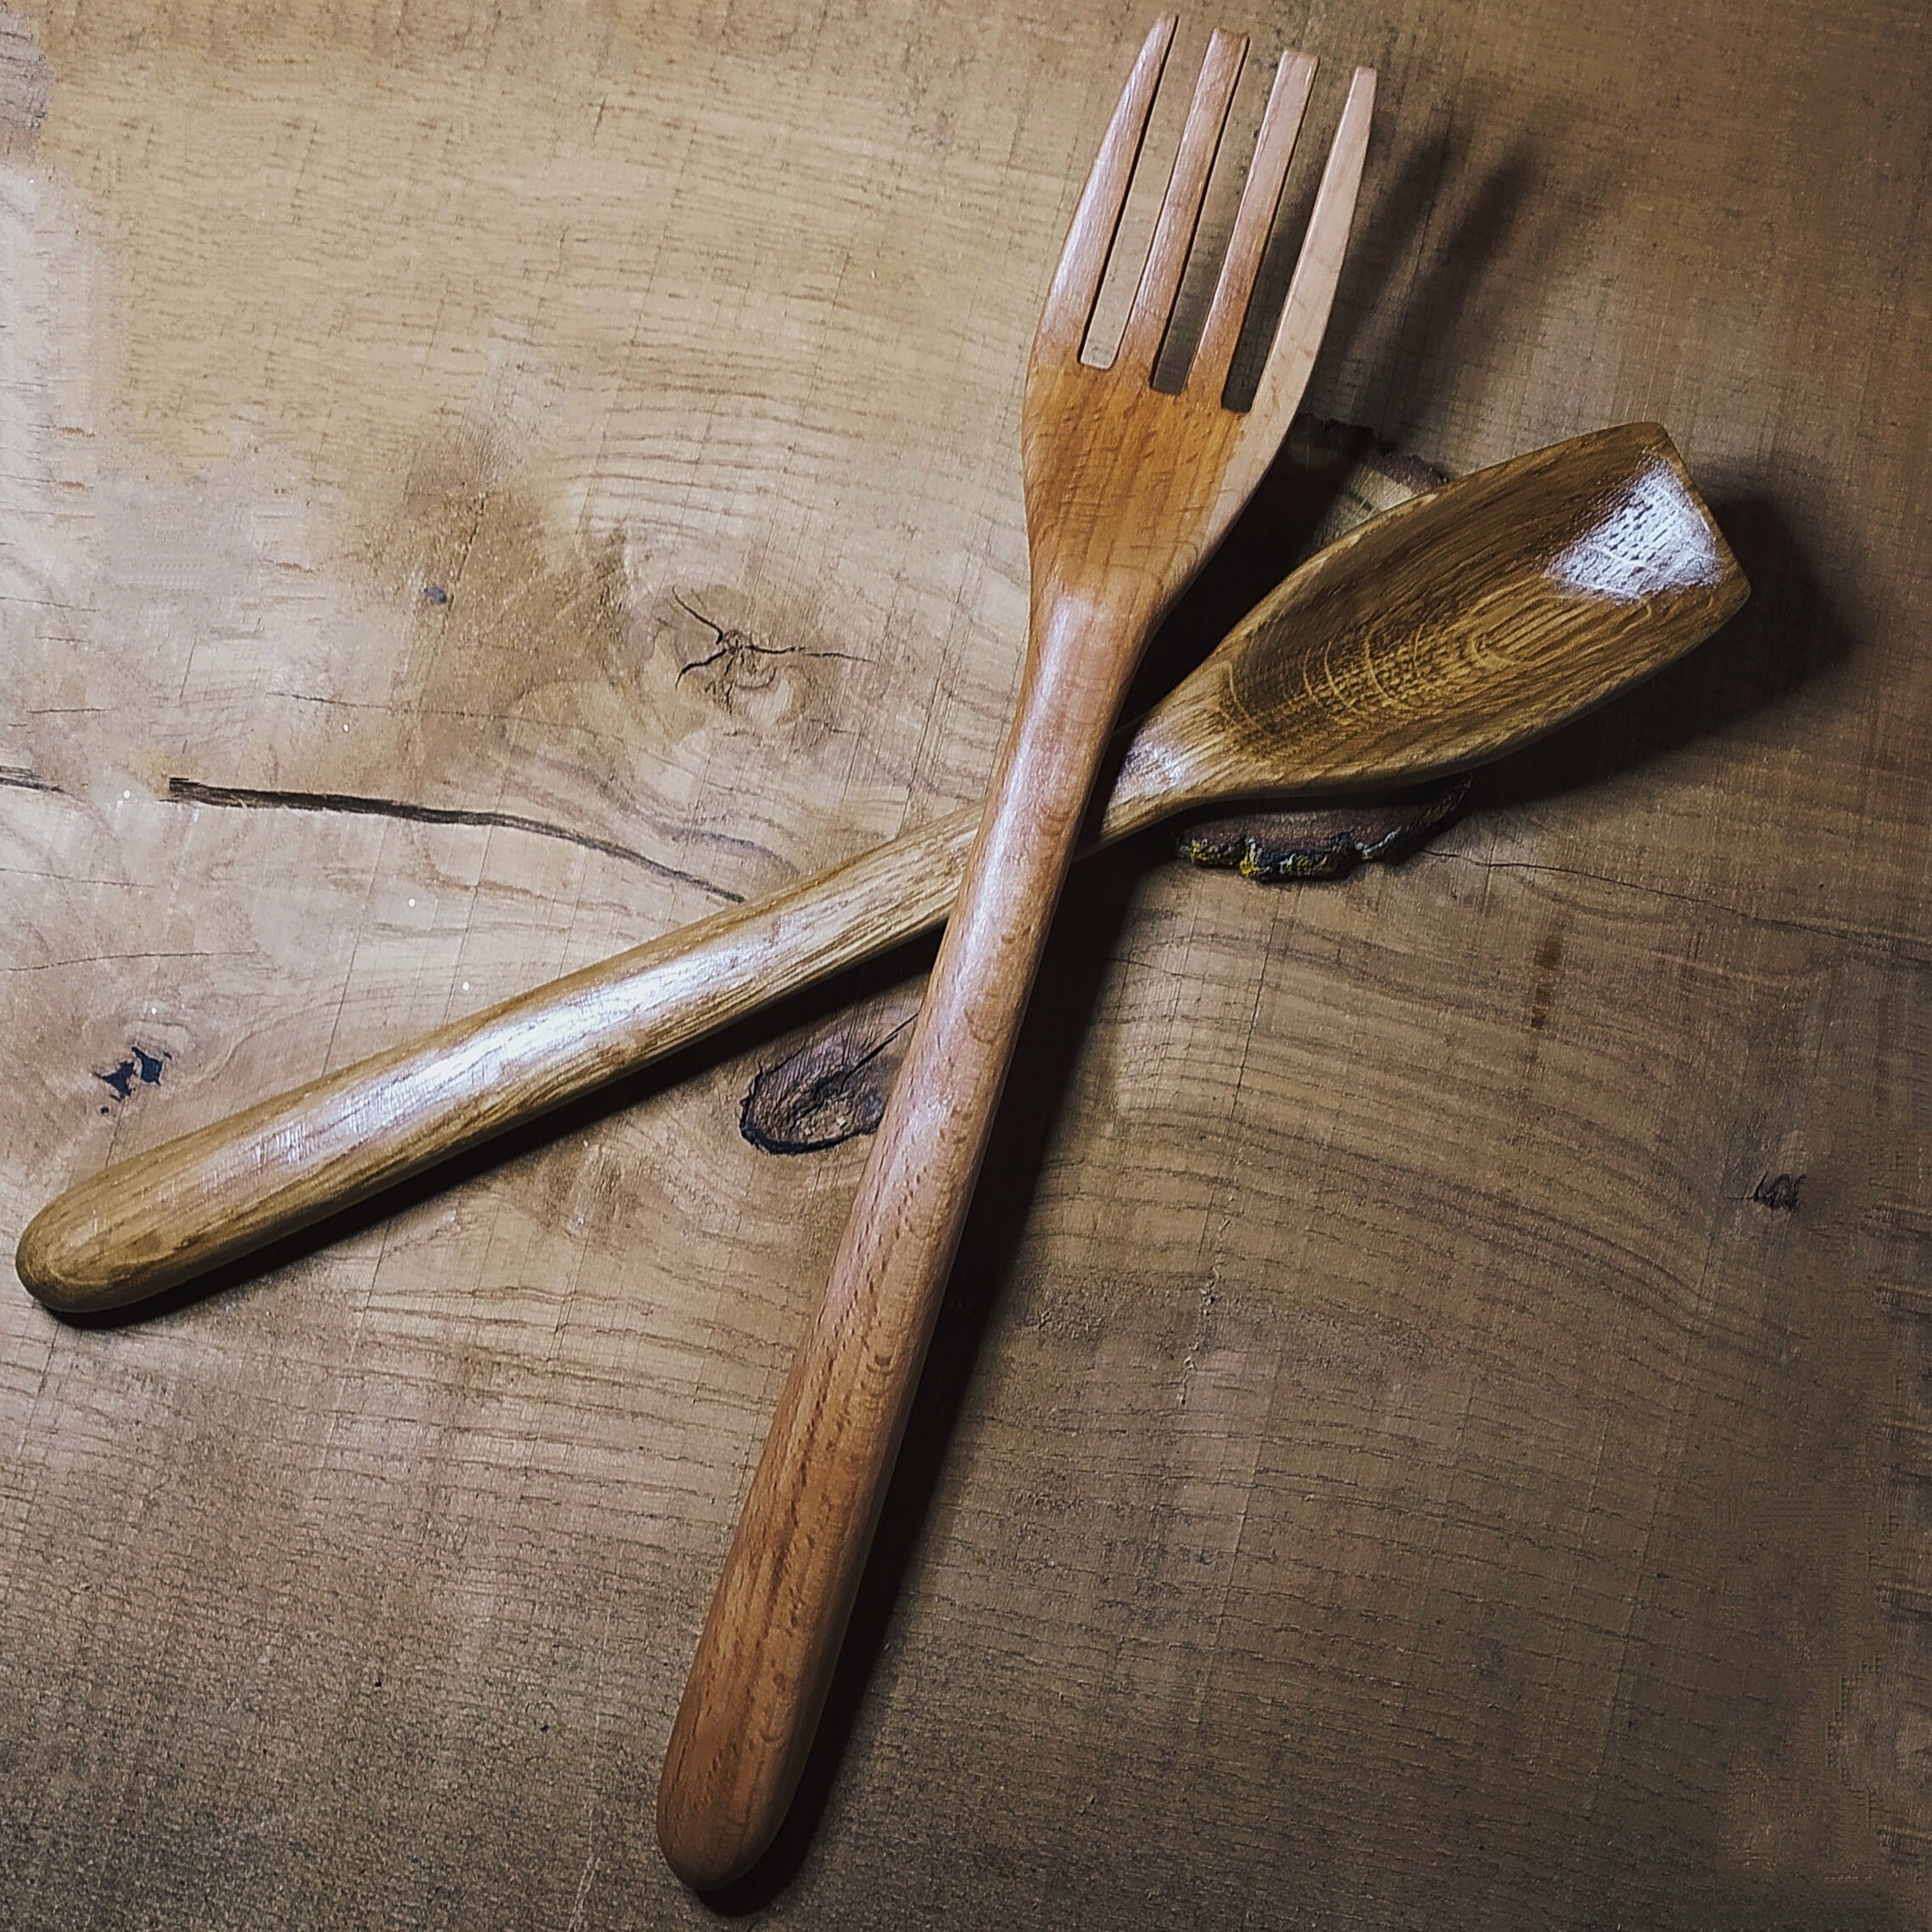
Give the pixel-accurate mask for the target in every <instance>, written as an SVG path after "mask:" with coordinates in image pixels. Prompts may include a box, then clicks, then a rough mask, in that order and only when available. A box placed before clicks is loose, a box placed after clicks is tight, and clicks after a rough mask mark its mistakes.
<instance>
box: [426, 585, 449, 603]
mask: <svg viewBox="0 0 1932 1932" xmlns="http://www.w3.org/2000/svg"><path fill="white" fill-rule="evenodd" d="M422 599H423V601H424V602H425V603H426V604H447V603H448V602H449V592H448V591H447V590H445V589H444V588H443V586H442V585H441V584H424V585H423V587H422Z"/></svg>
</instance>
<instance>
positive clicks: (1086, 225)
mask: <svg viewBox="0 0 1932 1932" xmlns="http://www.w3.org/2000/svg"><path fill="white" fill-rule="evenodd" d="M1174 27H1175V16H1174V15H1173V14H1162V15H1161V16H1160V18H1159V20H1156V21H1155V22H1154V24H1153V25H1152V26H1151V27H1149V28H1148V29H1147V38H1146V39H1145V40H1144V41H1142V43H1141V51H1140V55H1139V58H1138V59H1136V61H1135V62H1134V70H1133V72H1132V73H1131V74H1130V75H1128V76H1127V84H1126V85H1125V87H1122V88H1121V90H1120V100H1119V101H1118V102H1117V103H1115V104H1114V118H1113V119H1112V120H1110V121H1108V124H1107V132H1106V135H1105V137H1103V139H1102V141H1101V143H1100V152H1099V153H1098V154H1096V155H1095V156H1094V158H1093V166H1092V169H1091V170H1089V171H1088V174H1087V177H1086V187H1083V188H1082V189H1081V190H1080V205H1079V206H1078V207H1077V208H1075V209H1074V219H1073V226H1071V227H1069V229H1068V230H1067V239H1066V245H1065V246H1064V248H1062V249H1061V250H1060V261H1059V265H1058V267H1057V268H1056V269H1055V270H1054V271H1053V286H1052V288H1049V289H1048V290H1047V305H1046V307H1045V309H1044V310H1042V311H1041V316H1040V327H1039V328H1038V330H1037V331H1036V332H1035V334H1034V338H1033V360H1035V361H1036V362H1040V361H1044V360H1050V359H1057V360H1064V361H1069V362H1071V361H1077V360H1079V357H1080V344H1081V343H1083V342H1085V341H1086V325H1087V323H1088V322H1089V321H1091V320H1092V316H1093V304H1094V303H1095V301H1096V300H1097V299H1098V297H1099V294H1100V278H1101V276H1103V274H1105V273H1106V271H1107V257H1108V254H1109V253H1110V252H1111V251H1112V249H1113V247H1114V231H1115V230H1116V229H1117V228H1118V227H1119V226H1120V210H1121V209H1123V208H1125V206H1126V204H1127V189H1128V187H1129V186H1130V185H1131V182H1132V181H1133V178H1134V164H1135V163H1136V161H1137V160H1139V159H1140V154H1141V142H1142V139H1143V137H1145V136H1146V134H1147V115H1148V114H1149V113H1150V112H1151V111H1152V110H1153V98H1154V92H1155V90H1156V89H1157V88H1158V87H1159V85H1160V73H1161V69H1162V68H1163V67H1164V66H1165V65H1166V64H1167V50H1168V48H1169V47H1170V46H1172V44H1173V42H1174Z"/></svg>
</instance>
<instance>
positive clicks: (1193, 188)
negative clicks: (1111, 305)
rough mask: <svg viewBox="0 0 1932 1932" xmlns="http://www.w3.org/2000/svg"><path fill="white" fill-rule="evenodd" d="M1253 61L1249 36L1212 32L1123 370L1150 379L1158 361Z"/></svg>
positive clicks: (1120, 358)
mask: <svg viewBox="0 0 1932 1932" xmlns="http://www.w3.org/2000/svg"><path fill="white" fill-rule="evenodd" d="M1247 53H1248V36H1247V35H1245V34H1229V33H1223V32H1222V31H1221V30H1220V28H1219V27H1216V28H1215V29H1214V36H1213V37H1212V38H1211V39H1210V40H1209V42H1208V52H1207V55H1206V57H1205V59H1203V61H1202V62H1201V74H1200V78H1199V79H1198V81H1195V83H1194V98H1193V100H1192V102H1191V103H1189V104H1188V109H1187V125H1186V126H1184V127H1183V128H1182V129H1181V146H1180V148H1179V149H1178V150H1177V151H1176V153H1175V157H1174V171H1173V172H1172V173H1171V174H1170V176H1168V180H1167V193H1166V194H1165V195H1164V197H1163V198H1162V200H1161V204H1160V219H1159V221H1158V222H1157V223H1156V224H1155V225H1154V232H1153V246H1152V247H1150V248H1148V250H1147V266H1146V267H1145V268H1144V269H1142V271H1141V283H1140V287H1139V288H1137V289H1136V291H1135V293H1134V306H1133V310H1132V312H1131V314H1130V315H1128V317H1127V327H1126V331H1125V333H1124V334H1123V335H1122V336H1121V338H1120V353H1119V354H1118V355H1116V356H1115V357H1114V366H1115V367H1116V368H1118V369H1125V370H1127V371H1134V372H1138V371H1146V372H1147V373H1148V374H1151V373H1152V372H1153V365H1154V358H1155V357H1156V356H1158V355H1159V354H1160V345H1161V343H1163V342H1164V340H1165V339H1166V336H1167V326H1168V322H1169V321H1170V318H1171V317H1172V315H1173V313H1174V298H1175V296H1176V295H1177V294H1179V293H1180V292H1181V276H1182V274H1183V273H1184V272H1185V271H1186V270H1187V254H1188V250H1189V249H1191V248H1192V247H1193V245H1194V231H1195V229H1196V227H1197V226H1199V223H1200V220H1201V204H1202V201H1203V199H1204V198H1206V195H1207V192H1208V176H1209V174H1211V173H1212V172H1213V170H1214V154H1215V152H1216V150H1217V149H1218V148H1220V144H1221V130H1222V128H1223V127H1225V126H1226V125H1227V110H1228V106H1229V103H1231V101H1232V100H1233V99H1234V87H1235V82H1236V81H1238V80H1239V79H1240V78H1241V65H1242V61H1243V59H1246V57H1247Z"/></svg>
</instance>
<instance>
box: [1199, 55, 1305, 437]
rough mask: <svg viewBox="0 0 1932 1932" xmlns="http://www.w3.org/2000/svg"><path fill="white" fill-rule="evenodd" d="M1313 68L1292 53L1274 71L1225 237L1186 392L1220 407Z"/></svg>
mask: <svg viewBox="0 0 1932 1932" xmlns="http://www.w3.org/2000/svg"><path fill="white" fill-rule="evenodd" d="M1314 85H1315V56H1314V55H1313V54H1309V53H1293V52H1290V53H1284V54H1283V55H1282V56H1281V64H1280V65H1279V66H1278V67H1276V70H1275V85H1274V87H1272V88H1270V91H1269V94H1268V106H1267V110H1266V112H1265V113H1264V114H1263V115H1262V116H1261V130H1260V132H1259V133H1258V134H1257V135H1256V136H1255V137H1254V159H1253V160H1252V161H1251V162H1250V163H1249V164H1248V180H1247V181H1246V183H1245V184H1244V185H1243V187H1242V191H1241V206H1240V208H1239V209H1238V210H1237V212H1236V215H1235V218H1234V232H1233V233H1232V234H1231V235H1230V236H1229V237H1228V244H1227V254H1226V257H1225V258H1224V259H1223V260H1222V262H1221V272H1220V280H1219V281H1218V282H1216V283H1215V284H1214V302H1213V304H1212V305H1211V306H1210V307H1209V310H1208V319H1207V321H1206V322H1205V323H1203V326H1202V329H1201V339H1200V342H1199V343H1198V344H1197V345H1196V348H1195V350H1194V366H1193V367H1192V369H1190V370H1189V371H1188V373H1187V388H1188V391H1189V393H1190V394H1192V395H1194V396H1195V397H1196V398H1198V399H1201V400H1208V399H1213V400H1214V401H1219V400H1220V393H1221V391H1222V389H1223V388H1226V385H1227V372H1228V367H1229V365H1230V364H1231V363H1232V362H1233V360H1234V350H1235V344H1236V343H1237V342H1239V340H1240V339H1241V325H1242V320H1243V319H1244V317H1245V316H1246V315H1247V313H1248V297H1249V295H1250V294H1252V293H1253V292H1254V277H1255V276H1256V275H1257V274H1258V273H1259V271H1260V267H1261V257H1262V255H1263V254H1265V252H1266V250H1267V247H1268V235H1269V232H1270V230H1271V229H1272V228H1273V227H1274V226H1275V211H1276V209H1277V208H1278V207H1279V206H1280V205H1281V184H1282V183H1283V182H1284V181H1287V176H1288V163H1289V162H1290V161H1291V160H1292V159H1293V158H1294V152H1295V142H1296V140H1297V138H1298V136H1299V135H1300V133H1301V124H1302V116H1303V115H1304V114H1305V113H1306V112H1307V110H1308V97H1309V89H1310V88H1311V87H1313V86H1314Z"/></svg>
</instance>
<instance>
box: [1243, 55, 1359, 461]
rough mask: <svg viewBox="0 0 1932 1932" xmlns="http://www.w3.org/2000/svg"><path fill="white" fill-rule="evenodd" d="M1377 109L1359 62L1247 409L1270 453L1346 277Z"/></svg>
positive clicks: (1290, 413) (1296, 399)
mask: <svg viewBox="0 0 1932 1932" xmlns="http://www.w3.org/2000/svg"><path fill="white" fill-rule="evenodd" d="M1374 111H1375V70H1374V69H1373V68H1372V67H1358V68H1357V69H1356V70H1355V75H1354V80H1352V81H1350V82H1349V83H1348V101H1347V103H1345V104H1344V106H1343V109H1342V120H1341V122H1340V125H1339V126H1337V128H1336V130H1335V143H1334V145H1333V146H1332V148H1330V149H1329V150H1328V164H1327V165H1326V167H1325V168H1323V170H1321V187H1319V188H1318V189H1316V190H1315V212H1314V213H1313V214H1312V215H1309V222H1308V233H1307V235H1306V236H1305V237H1304V238H1303V241H1302V245H1301V255H1300V258H1299V260H1297V262H1296V263H1295V272H1294V278H1293V281H1291V282H1289V283H1288V299H1287V301H1286V302H1285V303H1283V304H1282V305H1281V321H1279V322H1278V323H1276V327H1275V339H1274V342H1273V343H1272V344H1271V345H1270V348H1269V350H1268V360H1267V361H1266V363H1265V365H1264V366H1263V367H1262V371H1261V381H1260V383H1259V387H1258V388H1256V390H1255V392H1254V405H1253V406H1252V407H1251V408H1250V410H1248V416H1249V419H1250V422H1252V424H1253V426H1254V427H1253V432H1252V433H1253V434H1254V435H1255V436H1257V437H1259V438H1262V439H1263V440H1264V441H1265V443H1266V444H1267V446H1268V448H1269V449H1270V452H1271V451H1272V450H1273V449H1274V446H1275V445H1276V444H1278V443H1279V442H1280V440H1281V438H1282V437H1283V436H1284V435H1286V434H1287V427H1288V420H1289V418H1290V417H1291V416H1293V414H1294V412H1295V410H1296V407H1297V406H1298V405H1299V403H1300V401H1301V398H1302V391H1303V390H1304V389H1305V388H1307V387H1308V376H1309V370H1311V369H1312V368H1313V367H1314V366H1315V350H1316V349H1318V348H1319V347H1320V346H1321V336H1322V331H1323V330H1324V329H1325V328H1326V327H1327V326H1328V311H1329V310H1330V309H1331V308H1332V306H1333V305H1334V301H1335V285H1336V283H1337V282H1339V281H1340V280H1341V278H1342V257H1343V254H1344V252H1345V251H1346V250H1347V248H1348V227H1349V224H1350V223H1351V222H1352V221H1354V214H1355V197H1356V195H1357V194H1358V193H1360V188H1361V185H1362V161H1363V158H1364V157H1365V155H1366V154H1367V153H1368V145H1369V120H1370V117H1371V114H1373V113H1374Z"/></svg>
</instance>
